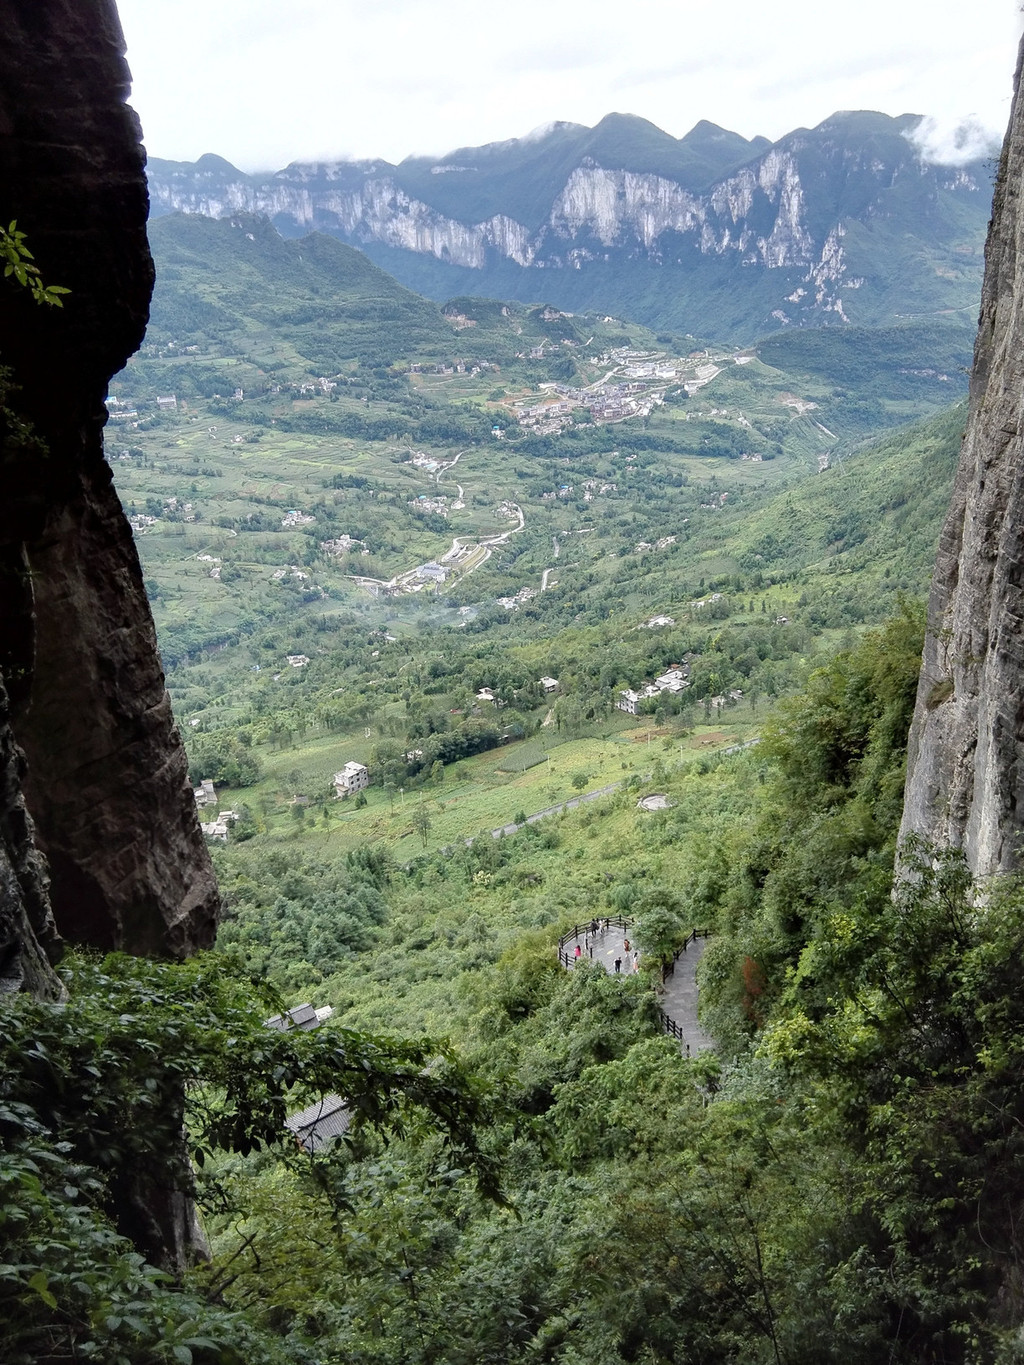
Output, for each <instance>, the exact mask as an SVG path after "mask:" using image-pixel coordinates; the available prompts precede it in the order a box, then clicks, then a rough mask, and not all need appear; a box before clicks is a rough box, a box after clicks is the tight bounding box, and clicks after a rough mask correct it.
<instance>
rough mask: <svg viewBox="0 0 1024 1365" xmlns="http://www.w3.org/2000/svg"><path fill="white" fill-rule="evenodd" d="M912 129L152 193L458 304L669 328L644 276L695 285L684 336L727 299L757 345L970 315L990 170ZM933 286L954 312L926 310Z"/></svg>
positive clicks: (850, 117)
mask: <svg viewBox="0 0 1024 1365" xmlns="http://www.w3.org/2000/svg"><path fill="white" fill-rule="evenodd" d="M605 122H607V120H606V121H605ZM918 122H919V120H918V119H917V118H915V117H914V116H913V115H905V116H903V117H901V118H898V119H892V118H888V117H886V116H885V115H881V114H869V113H841V114H836V115H834V116H833V117H832V118H831V119H826V120H825V121H824V122H823V123H821V124H820V125H819V126H818V127H817V128H814V129H798V130H796V131H795V132H793V133H791V134H789V135H787V136H786V137H784V138H782V139H780V141H779V142H777V143H776V144H774V145H771V144H767V143H765V142H764V140H763V139H762V140H758V142H757V143H748V144H744V143H743V142H742V139H736V142H737V144H738V145H735V146H733V145H731V144H730V156H729V157H728V158H727V159H726V161H725V162H720V163H719V164H717V165H715V166H710V165H703V163H701V164H702V167H703V169H701V170H699V171H698V169H697V168H696V167H695V166H694V165H693V164H692V163H691V162H689V161H687V159H686V156H685V155H684V154H685V152H686V149H687V147H688V146H689V139H690V138H692V137H693V134H690V135H688V137H687V138H683V139H680V140H678V141H676V140H675V139H672V138H670V137H669V136H668V135H667V134H665V133H662V132H660V130H657V129H655V128H654V127H653V125H649V124H647V125H643V127H644V128H645V129H646V131H645V133H644V135H643V137H638V135H637V128H638V127H639V126H640V125H641V123H642V121H640V120H630V119H622V118H620V119H619V122H618V129H619V136H617V137H616V138H615V139H614V140H612V141H608V140H604V141H602V140H601V138H600V137H599V136H597V135H598V134H599V132H600V128H601V127H602V126H603V125H599V127H598V128H597V129H594V130H589V129H585V128H578V127H577V126H576V125H572V126H571V127H572V129H575V131H570V132H566V131H565V126H563V125H560V126H559V127H556V129H554V130H552V131H551V133H550V134H549V135H546V136H541V137H539V138H537V139H536V140H535V141H534V142H533V144H532V149H530V150H529V151H526V150H524V147H523V145H522V144H521V143H519V142H513V143H510V144H498V145H492V146H490V147H485V148H463V149H461V150H460V151H458V152H456V153H453V154H452V156H451V157H447V158H442V159H441V160H440V161H437V162H435V163H432V164H431V163H429V162H426V161H424V160H423V159H416V158H410V159H409V160H408V161H405V162H402V163H401V164H400V165H398V166H392V165H389V164H388V163H385V162H379V161H361V162H342V161H338V162H320V163H314V164H294V165H291V166H288V167H286V168H285V169H284V170H281V171H278V172H277V173H276V174H274V175H269V176H248V175H245V174H243V173H242V172H240V171H238V170H236V169H235V167H233V166H231V165H230V164H229V163H228V162H226V161H224V160H222V159H221V158H219V157H215V156H205V157H202V158H200V160H199V161H198V162H195V163H183V162H166V161H154V162H153V163H152V164H151V166H150V170H149V178H150V190H151V194H152V198H153V213H154V214H159V213H170V212H184V213H198V214H202V215H204V216H206V217H213V218H218V217H222V216H224V215H228V214H232V213H237V212H239V211H243V210H244V211H246V212H251V213H257V214H264V215H266V216H268V217H269V218H271V220H272V221H273V222H274V224H275V226H276V227H277V228H278V229H279V231H281V232H282V233H283V234H285V235H296V234H298V235H304V234H305V233H307V232H309V231H310V230H317V231H321V232H326V233H330V234H333V235H335V236H338V237H340V238H341V239H342V240H343V241H346V242H349V243H351V244H352V245H355V246H358V247H361V248H362V249H363V250H365V251H366V252H367V254H369V255H370V256H371V257H372V258H373V259H374V260H376V261H377V262H378V263H379V264H381V265H383V266H384V267H385V269H387V270H389V271H390V272H392V273H393V274H395V275H396V276H397V277H398V278H399V279H401V280H402V282H403V283H404V284H406V285H409V286H411V287H412V288H414V289H420V290H422V291H423V292H426V293H428V294H432V295H434V296H435V297H444V293H443V290H444V289H445V288H447V289H448V291H449V292H450V293H453V294H454V293H462V292H465V293H474V294H490V295H492V296H493V297H506V296H509V295H514V296H515V297H518V298H529V299H535V298H538V297H544V298H548V297H551V298H552V300H553V301H555V302H563V303H565V304H566V305H567V306H569V307H572V308H579V307H598V308H600V309H601V310H602V311H603V310H604V309H606V308H609V307H612V306H613V305H612V303H611V302H610V298H612V297H614V298H619V297H620V296H621V297H622V298H623V299H624V300H625V301H626V302H627V303H628V304H629V307H628V309H627V312H626V315H627V316H629V317H635V318H637V320H639V321H643V322H649V323H654V324H655V325H657V323H656V319H655V317H653V316H652V315H651V309H652V308H653V310H654V313H655V314H657V313H658V312H659V308H660V309H661V310H662V311H663V310H664V309H665V308H668V309H669V311H670V312H671V311H672V308H676V309H677V310H678V308H680V307H682V305H681V304H675V305H669V304H666V303H663V304H661V305H658V306H655V305H653V304H651V303H650V301H649V299H648V297H647V295H648V293H649V292H650V286H651V280H650V271H651V269H652V268H653V269H655V270H662V269H664V270H666V271H668V272H671V274H670V276H669V277H667V278H666V280H665V283H664V284H663V286H661V288H660V289H658V290H656V291H655V292H659V293H667V294H674V293H677V292H678V291H679V290H680V288H681V287H682V285H683V284H684V282H685V293H686V300H687V301H686V304H685V308H684V309H683V311H684V313H685V314H686V316H687V317H688V318H689V322H688V324H687V325H688V327H691V329H692V330H695V331H702V330H708V329H710V330H711V331H712V332H714V333H716V334H717V327H720V326H721V325H722V319H721V306H720V300H721V291H722V289H723V288H726V287H728V289H729V290H730V291H733V292H736V293H738V294H739V295H740V296H742V297H743V298H744V300H745V301H744V304H743V309H742V310H741V311H745V314H746V315H747V316H748V331H752V332H753V333H755V334H756V333H757V332H758V331H765V330H772V329H774V328H776V327H778V326H780V325H781V326H787V325H790V324H799V325H807V324H808V323H819V324H820V323H821V322H833V321H835V320H836V319H839V320H841V321H845V320H847V319H848V318H852V319H853V320H855V321H861V322H872V321H880V320H882V319H883V318H884V319H886V320H888V321H890V322H891V321H894V320H895V319H896V318H897V317H898V316H900V315H902V314H903V313H907V312H914V313H917V312H921V311H925V310H927V309H929V308H930V307H935V308H949V307H951V306H955V304H956V302H958V301H959V300H960V299H961V298H963V300H964V301H966V300H967V299H969V298H970V299H971V301H972V303H973V298H972V295H974V291H975V290H976V289H977V280H978V273H980V272H979V271H978V266H979V265H980V251H981V242H982V239H983V235H984V225H985V214H986V210H987V207H988V194H989V179H988V175H987V171H986V167H985V165H984V164H983V163H981V162H973V163H970V164H968V165H965V166H940V165H934V164H932V163H931V162H929V161H928V160H927V158H926V156H925V155H924V153H923V151H922V149H921V148H920V147H919V146H918V145H917V144H916V143H915V142H914V140H913V139H914V136H915V128H916V125H917V124H918ZM634 125H636V126H634ZM717 131H718V132H719V133H722V132H723V130H717ZM695 132H696V130H695ZM725 136H726V137H728V136H731V135H725ZM652 137H653V138H654V139H655V142H656V144H657V152H656V154H655V153H654V152H652V141H651V139H652ZM658 139H660V140H661V141H660V142H658V141H657V140H658ZM953 224H956V226H955V227H954V226H953ZM897 257H898V258H899V259H896V258H897ZM439 264H443V266H444V267H445V269H444V270H440V271H439V270H438V265H439ZM512 267H514V268H512ZM610 270H611V271H613V272H614V277H615V280H614V290H612V292H611V293H610V289H611V283H610V275H609V271H610ZM538 271H543V272H544V274H543V282H541V280H540V279H538V275H537V272H538ZM458 272H461V274H459V273H458ZM894 277H895V278H894ZM631 279H632V280H633V281H634V285H633V286H630V285H629V280H631ZM936 280H941V281H942V286H943V297H942V298H941V299H939V300H938V301H934V302H933V296H934V295H935V287H936ZM726 282H728V284H726ZM961 288H962V291H963V292H962V293H961V292H960V291H961ZM438 290H441V291H442V292H441V293H439V292H438ZM716 324H717V325H716Z"/></svg>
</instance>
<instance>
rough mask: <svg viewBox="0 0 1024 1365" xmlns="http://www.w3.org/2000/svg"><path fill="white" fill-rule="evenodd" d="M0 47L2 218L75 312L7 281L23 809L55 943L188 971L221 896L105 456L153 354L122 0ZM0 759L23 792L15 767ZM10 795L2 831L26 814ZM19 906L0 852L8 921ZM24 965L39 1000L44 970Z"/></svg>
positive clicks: (47, 8) (5, 587) (19, 22)
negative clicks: (116, 389) (108, 405)
mask: <svg viewBox="0 0 1024 1365" xmlns="http://www.w3.org/2000/svg"><path fill="white" fill-rule="evenodd" d="M0 31H2V32H3V35H4V41H3V44H2V46H0V217H2V219H3V221H4V223H7V222H9V221H10V220H11V219H12V218H16V219H17V220H18V226H19V228H20V229H21V230H22V231H24V232H25V233H26V234H27V236H28V242H29V245H30V246H31V248H32V250H33V253H34V255H35V259H36V263H37V264H38V266H39V268H40V270H41V272H42V276H43V278H44V280H45V281H46V282H47V283H56V284H61V285H64V286H66V287H68V288H69V289H70V290H71V293H70V295H69V296H68V297H67V299H66V302H65V307H64V308H63V309H56V308H41V307H39V306H38V305H36V304H34V303H33V302H32V300H31V299H30V298H29V297H28V296H27V292H26V291H24V290H20V289H16V288H15V287H14V286H13V284H12V283H10V282H3V283H2V291H3V292H2V298H0V365H3V366H5V367H7V368H8V370H9V372H10V380H11V382H12V383H13V385H14V387H13V388H11V389H9V390H8V392H7V395H6V403H7V405H8V408H9V409H14V410H15V412H16V414H17V419H22V420H23V421H24V422H26V423H28V424H30V426H31V428H32V429H33V430H34V433H35V436H34V437H33V436H30V435H26V434H25V430H24V428H20V429H19V428H18V420H16V419H13V418H12V419H11V421H10V422H9V423H8V425H7V427H6V428H5V430H4V435H3V441H2V445H0V460H2V471H3V498H2V500H0V584H2V591H0V670H2V674H3V676H4V678H5V679H6V682H7V689H8V691H9V693H10V699H11V728H12V730H13V735H14V737H15V739H16V740H17V743H18V744H19V745H20V746H21V748H22V749H23V750H24V753H25V756H26V758H27V763H28V768H27V777H26V778H25V781H24V795H25V802H26V804H27V807H28V810H29V812H30V813H31V815H32V817H33V819H34V822H35V830H36V837H37V841H38V844H39V846H40V847H41V848H42V850H43V851H44V853H45V855H46V858H47V859H48V861H49V865H50V869H51V879H52V880H51V888H50V896H51V899H52V906H53V913H54V916H55V919H56V923H57V927H58V929H59V930H60V932H61V934H63V935H64V936H66V937H67V938H69V939H72V940H75V941H79V942H85V943H90V944H95V945H97V946H99V947H101V948H115V947H116V948H123V949H125V950H127V951H129V952H136V953H151V954H163V955H174V956H177V955H182V954H185V953H187V952H189V951H191V950H193V949H195V948H196V947H198V946H201V945H204V944H208V943H209V942H211V941H212V938H213V933H214V926H215V913H216V908H217V894H216V887H215V882H214V879H213V875H212V870H211V867H210V862H209V857H208V854H207V851H206V848H205V846H204V843H203V839H202V835H201V833H200V830H199V827H198V822H197V820H196V815H195V809H194V803H193V801H192V796H191V792H190V789H189V787H188V784H187V774H186V764H185V757H184V752H183V748H182V745H181V741H180V737H179V736H178V734H177V731H176V730H175V727H174V724H173V721H172V718H171V713H170V706H169V703H168V699H167V695H166V691H165V689H164V684H163V675H162V671H161V667H160V661H159V655H158V653H157V648H156V638H155V634H154V631H153V624H152V618H151V616H150V612H149V607H148V604H147V602H146V598H145V594H144V591H143V586H142V575H141V571H140V567H139V562H138V558H137V555H136V552H135V548H134V543H133V540H132V536H131V532H130V530H129V528H128V526H127V523H126V521H125V518H124V516H123V513H122V511H121V508H120V505H119V503H118V500H117V496H116V494H115V492H114V489H113V485H112V482H111V477H110V471H109V469H108V467H107V465H106V463H105V461H104V458H103V449H102V430H103V423H104V421H105V410H104V407H103V399H104V397H105V394H106V386H107V381H108V379H109V378H110V376H111V375H112V374H114V373H115V372H116V371H117V370H119V369H120V368H121V367H122V365H123V364H124V362H125V360H126V359H127V357H128V356H129V355H131V354H132V352H133V351H134V350H135V349H136V348H137V346H138V344H139V342H140V340H141V338H142V334H143V331H144V328H145V323H146V317H147V313H148V306H149V296H150V293H151V290H152V281H153V271H152V263H151V260H150V256H149V250H148V247H147V244H146V236H145V222H146V212H147V195H146V182H145V176H144V158H143V153H142V149H141V146H140V145H139V129H138V124H137V121H136V119H135V116H134V114H133V113H132V111H131V110H130V109H129V108H128V107H127V105H126V104H125V98H126V95H127V91H128V80H129V75H128V70H127V67H126V66H125V63H124V56H123V53H124V43H123V39H122V36H121V31H120V25H119V23H118V19H117V14H116V10H115V7H114V4H113V0H0ZM5 742H6V740H5V738H4V734H3V731H2V729H0V749H2V745H3V743H5ZM0 759H4V761H5V766H4V769H3V771H4V773H5V774H6V775H7V779H6V780H10V775H11V774H12V772H14V771H15V770H16V768H17V766H18V762H19V760H18V759H17V757H16V756H15V755H14V754H13V750H12V751H11V752H10V753H9V754H8V752H7V751H6V750H4V751H3V752H0ZM12 765H13V766H12ZM6 795H7V801H6V804H5V805H3V806H2V808H0V827H2V825H3V821H4V820H5V819H6V820H7V822H8V824H7V828H8V829H10V828H11V821H13V822H14V823H15V825H17V824H18V822H19V821H23V819H24V817H23V814H22V813H20V809H21V808H20V807H19V805H18V800H17V792H16V790H14V791H11V790H8V792H7V793H6ZM27 829H28V825H27V823H25V824H23V825H22V826H20V827H19V831H15V832H16V833H17V834H18V839H15V843H17V842H18V840H19V839H20V840H21V844H20V845H19V846H21V847H22V854H21V855H20V856H21V857H22V862H21V864H20V870H19V864H18V862H17V857H18V856H19V855H14V856H13V861H11V859H9V861H11V866H12V868H13V872H14V882H16V883H17V886H18V887H19V888H20V889H21V895H22V901H23V903H24V914H25V915H26V916H27V918H28V919H29V920H33V919H34V921H35V928H36V931H37V932H36V937H37V938H38V939H39V944H40V946H41V947H42V948H43V949H47V950H49V951H50V952H51V953H52V952H53V951H54V935H53V933H52V928H51V925H50V922H49V921H48V920H47V918H46V913H45V906H44V905H43V904H42V903H41V902H40V901H39V895H42V894H43V893H42V892H39V891H38V887H39V886H41V884H42V883H41V882H35V881H32V879H31V878H28V880H26V877H27V873H28V871H29V870H30V864H31V862H32V856H33V855H31V854H30V852H28V851H27V849H25V848H24V833H25V831H26V830H27ZM0 834H2V828H0ZM2 843H3V839H2V837H0V844H2ZM26 859H27V860H28V861H26ZM30 881H31V882H32V887H35V888H36V890H33V889H32V888H31V887H29V884H28V883H29V882H30ZM3 888H7V893H6V894H4V891H3ZM12 888H13V883H12V882H11V879H10V877H8V876H7V875H6V873H5V868H4V861H3V857H2V856H0V895H3V898H4V902H5V905H7V906H8V907H9V912H8V911H5V914H7V918H8V920H11V916H14V918H15V920H16V919H17V915H18V913H19V912H18V910H17V904H16V901H17V897H16V896H15V895H14V892H13V889H12ZM33 897H35V900H33ZM4 922H5V921H4V920H3V919H0V938H2V937H3V929H2V925H3V924H4ZM11 922H12V923H13V922H14V920H11ZM19 951H20V956H21V958H22V960H23V962H24V964H25V966H24V973H23V980H24V984H26V985H32V984H33V983H34V979H35V975H37V972H36V967H35V966H34V965H33V964H34V963H37V962H38V960H39V957H38V953H37V951H36V948H35V947H33V946H32V945H31V944H29V945H27V946H26V947H25V948H24V949H23V950H19ZM15 956H18V954H15ZM13 960H14V959H13V958H12V961H13Z"/></svg>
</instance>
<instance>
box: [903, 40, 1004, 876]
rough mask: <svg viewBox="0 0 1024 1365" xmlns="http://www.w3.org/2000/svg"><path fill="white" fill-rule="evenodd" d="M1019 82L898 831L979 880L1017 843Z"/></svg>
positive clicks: (987, 251)
mask: <svg viewBox="0 0 1024 1365" xmlns="http://www.w3.org/2000/svg"><path fill="white" fill-rule="evenodd" d="M1022 51H1024V48H1022ZM1020 74H1021V68H1020V59H1018V68H1017V77H1016V82H1015V94H1014V101H1013V109H1012V112H1011V115H1010V126H1009V129H1008V131H1007V134H1006V141H1005V143H1004V145H1003V152H1002V159H1001V161H1000V166H999V176H998V180H997V183H996V192H995V201H994V205H993V217H992V222H991V225H990V227H989V236H988V243H987V246H986V249H985V282H984V286H983V289H982V302H981V316H980V324H979V332H978V339H977V342H976V344H975V351H974V370H973V373H972V376H971V393H970V408H969V415H968V420H967V431H966V433H965V436H964V442H963V447H962V450H961V453H960V464H959V467H958V469H957V474H956V481H955V484H954V489H953V497H952V502H951V504H950V509H949V513H948V515H947V519H946V523H945V526H944V527H943V530H942V536H941V539H940V542H939V551H938V557H937V559H936V564H935V576H934V579H933V581H932V590H931V598H930V601H929V608H928V634H927V638H926V641H925V650H924V663H923V667H922V671H921V681H920V685H919V688H918V694H917V707H916V710H915V713H914V721H913V725H912V727H911V732H910V744H909V755H908V773H907V787H906V797H905V804H904V812H903V827H902V831H901V835H902V837H904V838H905V837H906V836H907V835H910V834H916V835H920V836H922V837H923V838H925V839H927V840H928V841H929V842H931V843H934V844H936V845H939V846H942V847H953V848H960V849H962V850H963V852H964V854H965V856H966V858H967V861H968V863H969V865H970V868H971V870H972V872H973V873H974V875H975V876H976V877H979V878H983V877H987V876H990V875H992V874H993V873H996V872H1003V871H1007V870H1010V869H1012V868H1016V867H1019V866H1020V865H1021V854H1022V837H1024V762H1022V758H1024V747H1022V746H1024V213H1022V202H1021V193H1022V185H1024V100H1022V98H1021V93H1020Z"/></svg>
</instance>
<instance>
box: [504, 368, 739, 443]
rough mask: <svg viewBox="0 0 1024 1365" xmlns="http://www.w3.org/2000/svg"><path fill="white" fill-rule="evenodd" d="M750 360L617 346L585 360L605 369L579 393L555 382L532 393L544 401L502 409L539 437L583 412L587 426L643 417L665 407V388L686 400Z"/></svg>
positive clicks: (511, 404)
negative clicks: (724, 368)
mask: <svg viewBox="0 0 1024 1365" xmlns="http://www.w3.org/2000/svg"><path fill="white" fill-rule="evenodd" d="M536 349H537V350H538V351H539V350H541V349H542V348H536ZM752 358H753V357H752V354H751V353H749V352H742V353H737V354H735V355H722V356H712V355H711V353H710V352H709V351H706V350H702V351H694V352H693V353H692V354H691V355H689V356H687V357H685V358H673V357H671V356H669V355H668V354H667V353H666V352H663V351H637V350H633V349H631V348H629V347H620V348H618V349H616V350H613V351H607V352H604V353H603V354H601V355H597V356H590V357H589V358H588V361H587V363H588V364H590V365H593V366H597V367H599V368H601V369H604V370H605V373H604V374H603V375H602V377H601V378H600V379H598V380H595V381H594V383H592V384H588V385H586V386H585V387H583V388H578V387H573V386H572V385H569V384H559V383H546V384H540V385H538V391H539V392H540V393H542V394H544V395H545V396H544V397H543V398H542V399H541V400H540V401H539V402H531V401H529V400H528V399H523V398H518V399H511V400H507V401H506V402H505V403H504V404H503V406H504V407H506V408H507V409H509V411H510V412H511V415H512V416H513V417H514V418H515V420H516V421H517V422H518V424H519V425H520V426H521V427H525V428H527V429H529V430H531V431H533V432H535V433H536V434H537V435H539V436H549V435H556V434H557V433H558V432H560V431H561V430H562V429H563V428H564V427H566V426H568V425H569V424H570V423H572V422H575V421H576V420H577V417H576V416H574V414H577V415H579V414H580V413H581V412H585V413H586V414H587V417H588V420H589V421H590V422H593V423H609V422H623V421H626V420H628V419H629V418H633V417H640V418H643V417H649V416H650V415H651V413H652V412H653V410H654V409H655V408H656V407H659V406H660V405H661V404H663V403H664V402H665V397H666V394H667V393H668V391H669V389H671V388H673V387H676V388H679V389H681V390H683V391H684V392H685V393H686V395H687V396H688V397H692V395H693V394H695V393H697V392H699V390H700V389H702V388H704V387H705V386H706V385H708V384H710V383H711V381H712V380H713V379H714V378H715V376H716V375H719V374H721V372H722V366H723V365H725V364H728V363H730V362H731V363H734V364H737V365H743V364H746V363H748V362H749V361H750V360H751V359H752ZM736 420H737V421H739V422H740V423H741V424H744V421H745V419H743V418H742V415H740V416H738V417H737V419H736ZM747 425H749V423H747Z"/></svg>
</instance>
